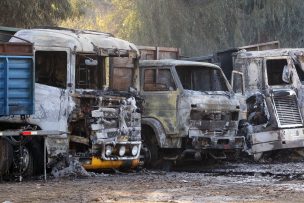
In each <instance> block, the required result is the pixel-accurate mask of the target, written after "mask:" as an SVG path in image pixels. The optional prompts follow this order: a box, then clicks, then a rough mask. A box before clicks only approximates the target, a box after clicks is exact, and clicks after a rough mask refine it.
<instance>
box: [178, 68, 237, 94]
mask: <svg viewBox="0 0 304 203" xmlns="http://www.w3.org/2000/svg"><path fill="white" fill-rule="evenodd" d="M181 66H182V67H184V68H186V67H187V66H189V68H190V67H191V68H198V69H205V68H210V69H215V70H217V71H219V74H220V75H221V76H222V78H223V79H224V80H225V81H224V84H225V86H226V88H227V90H226V91H225V90H210V91H201V90H191V89H185V88H184V86H183V84H182V82H181V80H180V77H179V75H178V72H177V68H178V67H181ZM173 69H174V72H175V77H176V79H177V80H178V86H179V88H181V89H182V90H184V91H196V92H233V91H232V88H231V85H230V83H229V82H228V80H227V78H226V76H225V74H224V73H223V71H222V69H221V68H219V67H214V66H208V65H197V64H180V65H175V66H174V67H173Z"/></svg>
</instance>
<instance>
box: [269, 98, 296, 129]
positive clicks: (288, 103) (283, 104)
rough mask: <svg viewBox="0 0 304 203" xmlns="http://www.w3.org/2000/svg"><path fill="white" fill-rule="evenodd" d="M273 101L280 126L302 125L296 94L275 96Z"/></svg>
mask: <svg viewBox="0 0 304 203" xmlns="http://www.w3.org/2000/svg"><path fill="white" fill-rule="evenodd" d="M273 101H274V104H275V109H276V113H277V117H278V124H279V127H297V126H302V118H301V114H300V112H299V108H298V102H297V97H296V95H290V96H274V97H273Z"/></svg>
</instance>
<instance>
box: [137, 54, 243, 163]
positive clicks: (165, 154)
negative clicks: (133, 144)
mask: <svg viewBox="0 0 304 203" xmlns="http://www.w3.org/2000/svg"><path fill="white" fill-rule="evenodd" d="M140 81H141V83H140V92H141V95H142V97H143V99H144V103H143V114H142V132H143V133H142V136H143V149H144V150H143V151H144V155H145V160H146V163H147V165H149V166H152V167H153V166H155V165H154V164H155V163H158V161H157V160H160V159H161V158H162V159H163V160H166V161H169V162H171V161H172V160H181V159H196V160H201V159H202V157H203V156H204V155H211V156H212V157H213V158H216V159H223V158H226V155H227V152H238V151H240V150H242V149H243V144H244V138H243V137H242V136H237V130H238V120H239V114H240V104H239V102H238V100H237V99H236V98H235V96H234V93H233V91H232V89H231V86H230V85H229V83H228V81H227V79H226V77H225V75H224V74H223V72H222V70H221V69H220V68H219V67H218V66H216V65H213V64H210V63H198V62H190V61H181V60H172V59H167V60H142V61H140Z"/></svg>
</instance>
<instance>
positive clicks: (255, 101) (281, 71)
mask: <svg viewBox="0 0 304 203" xmlns="http://www.w3.org/2000/svg"><path fill="white" fill-rule="evenodd" d="M233 61H234V64H233V72H232V83H233V84H232V86H233V88H234V89H235V91H237V92H240V93H241V92H243V93H244V100H243V101H244V102H243V103H244V104H246V106H247V117H246V120H247V122H248V124H245V125H244V128H243V130H244V131H242V133H244V134H245V136H246V140H247V144H248V148H249V152H250V153H252V154H253V155H254V158H255V159H256V160H259V159H260V158H261V156H262V154H263V153H264V152H268V151H272V150H279V149H288V148H291V149H299V148H303V147H304V128H303V115H304V102H303V99H304V86H303V85H304V49H274V50H265V51H245V50H241V51H239V52H236V53H234V60H233ZM227 67H228V66H227ZM227 67H226V68H227Z"/></svg>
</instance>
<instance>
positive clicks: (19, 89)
mask: <svg viewBox="0 0 304 203" xmlns="http://www.w3.org/2000/svg"><path fill="white" fill-rule="evenodd" d="M33 67H34V66H33V56H10V55H0V116H9V115H30V114H33V113H34V85H35V83H34V70H33Z"/></svg>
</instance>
